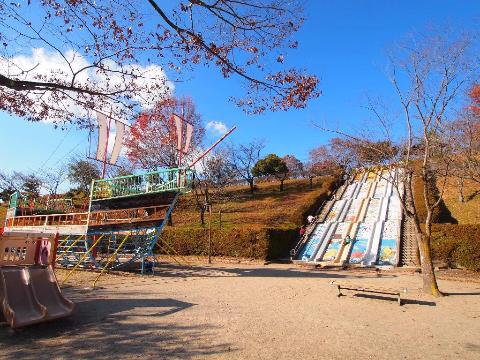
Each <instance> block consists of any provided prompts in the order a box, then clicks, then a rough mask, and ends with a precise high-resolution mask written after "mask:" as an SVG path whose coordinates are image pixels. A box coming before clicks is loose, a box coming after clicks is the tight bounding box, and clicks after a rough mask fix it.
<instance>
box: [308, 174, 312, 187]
mask: <svg viewBox="0 0 480 360" xmlns="http://www.w3.org/2000/svg"><path fill="white" fill-rule="evenodd" d="M308 179H309V180H310V189H313V177H311V176H310V177H309V178H308Z"/></svg>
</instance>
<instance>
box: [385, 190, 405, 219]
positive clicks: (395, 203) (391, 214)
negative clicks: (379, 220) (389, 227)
mask: <svg viewBox="0 0 480 360" xmlns="http://www.w3.org/2000/svg"><path fill="white" fill-rule="evenodd" d="M401 218H402V207H401V205H400V198H399V197H398V196H397V195H392V198H391V199H390V204H389V206H388V212H387V219H388V220H400V219H401Z"/></svg>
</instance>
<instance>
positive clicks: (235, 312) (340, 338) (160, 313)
mask: <svg viewBox="0 0 480 360" xmlns="http://www.w3.org/2000/svg"><path fill="white" fill-rule="evenodd" d="M57 275H58V278H59V280H61V279H62V278H63V277H64V276H65V271H63V270H58V271H57ZM447 275H449V274H448V273H447V272H446V273H444V274H443V275H442V274H440V278H441V279H442V280H440V286H441V289H442V290H443V291H444V292H447V293H449V296H446V297H444V298H440V299H432V298H429V297H427V296H424V295H422V294H421V293H420V292H419V290H418V288H419V287H420V286H421V277H420V275H418V274H414V273H413V272H411V271H410V272H406V271H400V270H392V271H382V272H381V273H377V272H375V271H372V270H368V271H367V270H349V271H332V270H321V269H306V268H302V267H298V266H295V265H291V264H288V265H287V264H285V265H282V264H270V265H263V264H260V263H252V264H228V263H215V264H213V265H210V266H208V265H205V264H201V263H197V264H196V265H191V266H182V265H178V264H174V263H173V264H167V263H165V264H161V265H160V266H159V268H158V269H157V271H156V274H155V275H154V276H152V275H149V276H143V277H142V276H139V275H132V274H129V275H125V276H120V275H114V274H110V275H106V276H104V277H102V279H101V281H100V283H99V288H98V289H96V290H93V291H92V290H89V289H88V288H86V287H87V286H90V283H88V281H91V279H93V277H94V276H95V274H94V273H91V272H83V271H82V272H79V273H76V274H75V276H74V277H73V278H72V280H71V281H69V284H70V286H67V287H66V288H65V289H64V292H65V294H66V296H67V297H69V298H70V299H72V300H74V301H75V302H76V303H77V307H76V311H75V314H74V315H73V316H72V317H70V318H68V319H64V320H60V321H56V322H52V323H47V324H41V325H38V326H34V327H30V328H26V329H23V330H21V331H18V332H13V331H12V330H10V329H9V328H8V327H7V325H6V324H5V323H4V322H3V323H1V324H0V351H1V352H0V358H2V359H52V358H64V359H73V358H83V359H93V358H100V359H131V358H141V359H150V358H151V359H164V358H177V359H190V358H212V359H480V281H479V280H478V277H473V278H470V279H468V280H466V281H465V279H463V281H460V280H459V279H458V278H457V279H455V280H452V277H451V276H447ZM447 279H448V280H447ZM332 280H335V281H337V282H342V283H349V284H355V285H362V286H376V287H388V288H407V289H408V293H407V294H406V295H405V296H404V298H405V299H407V301H406V304H405V305H403V306H398V304H397V302H396V301H394V300H393V299H384V298H383V299H382V298H377V297H375V296H369V295H362V296H359V295H357V296H354V295H355V294H354V293H348V295H347V296H344V297H341V298H337V296H336V294H337V291H336V289H335V288H334V287H333V286H331V285H330V284H329V283H330V282H331V281H332Z"/></svg>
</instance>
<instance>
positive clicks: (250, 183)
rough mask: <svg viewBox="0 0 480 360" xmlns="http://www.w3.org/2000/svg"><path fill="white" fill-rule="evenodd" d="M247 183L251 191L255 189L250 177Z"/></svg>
mask: <svg viewBox="0 0 480 360" xmlns="http://www.w3.org/2000/svg"><path fill="white" fill-rule="evenodd" d="M247 181H248V185H249V186H250V192H251V193H253V192H254V191H255V186H254V184H253V178H252V179H248V180H247Z"/></svg>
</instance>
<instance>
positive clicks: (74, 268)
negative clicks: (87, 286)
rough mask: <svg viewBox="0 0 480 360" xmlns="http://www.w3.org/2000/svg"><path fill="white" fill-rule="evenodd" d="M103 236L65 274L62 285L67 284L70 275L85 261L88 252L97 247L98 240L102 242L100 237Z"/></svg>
mask: <svg viewBox="0 0 480 360" xmlns="http://www.w3.org/2000/svg"><path fill="white" fill-rule="evenodd" d="M104 235H105V234H102V235H100V237H99V238H98V239H97V241H95V243H94V244H93V245H92V246H91V247H90V249H88V250H87V252H85V254H83V256H82V257H81V258H80V260H79V261H78V262H77V264H76V265H75V266H74V267H73V269H72V270H70V272H69V273H68V274H67V276H66V277H65V279H64V280H63V281H62V285H63V284H65V283H66V282H67V280H68V279H69V278H70V276H72V274H73V273H74V272H75V270H76V269H77V268H78V267H79V266H80V264H81V263H82V262H83V260H85V259H86V258H87V256H88V254H90V252H91V251H92V250H93V249H94V248H95V247H96V246H97V245H98V243H99V242H100V240H102V237H103V236H104Z"/></svg>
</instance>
